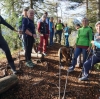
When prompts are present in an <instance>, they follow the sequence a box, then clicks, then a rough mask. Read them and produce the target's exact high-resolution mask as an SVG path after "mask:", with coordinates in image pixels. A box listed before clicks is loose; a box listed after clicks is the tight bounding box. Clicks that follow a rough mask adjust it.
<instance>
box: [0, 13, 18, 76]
mask: <svg viewBox="0 0 100 99" xmlns="http://www.w3.org/2000/svg"><path fill="white" fill-rule="evenodd" d="M0 24H3V25H5V26H7V27H8V28H9V29H11V30H13V31H16V30H15V29H14V28H13V27H12V26H11V25H10V24H8V23H7V22H6V21H5V20H4V19H3V18H2V16H1V15H0ZM16 32H17V31H16ZM0 48H1V49H2V50H3V51H4V52H5V54H6V58H7V61H8V63H9V65H10V67H11V70H12V72H13V74H17V73H18V71H17V70H16V67H15V64H14V60H13V59H12V56H11V52H10V49H9V47H8V44H7V42H6V41H5V39H4V38H3V36H2V34H1V33H0Z"/></svg>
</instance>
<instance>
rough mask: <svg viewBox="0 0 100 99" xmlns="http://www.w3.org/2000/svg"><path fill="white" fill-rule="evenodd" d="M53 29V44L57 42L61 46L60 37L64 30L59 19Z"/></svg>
mask: <svg viewBox="0 0 100 99" xmlns="http://www.w3.org/2000/svg"><path fill="white" fill-rule="evenodd" d="M55 29H56V32H55V42H58V43H60V44H61V37H62V32H63V29H64V24H63V23H61V20H60V19H59V20H58V23H57V24H56V25H55Z"/></svg>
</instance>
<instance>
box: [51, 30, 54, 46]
mask: <svg viewBox="0 0 100 99" xmlns="http://www.w3.org/2000/svg"><path fill="white" fill-rule="evenodd" d="M53 36H54V30H53V29H52V31H50V45H53Z"/></svg>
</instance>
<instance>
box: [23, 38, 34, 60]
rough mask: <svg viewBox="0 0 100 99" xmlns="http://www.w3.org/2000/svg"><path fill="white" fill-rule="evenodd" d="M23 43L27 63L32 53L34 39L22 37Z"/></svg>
mask: <svg viewBox="0 0 100 99" xmlns="http://www.w3.org/2000/svg"><path fill="white" fill-rule="evenodd" d="M24 41H25V60H26V61H29V60H31V53H32V47H33V43H34V38H33V37H31V36H28V37H24Z"/></svg>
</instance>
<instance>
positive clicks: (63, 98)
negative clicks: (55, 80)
mask: <svg viewBox="0 0 100 99" xmlns="http://www.w3.org/2000/svg"><path fill="white" fill-rule="evenodd" d="M68 75H69V72H67V76H66V82H65V88H64V94H63V97H62V99H65V94H66V86H67V82H68Z"/></svg>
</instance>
